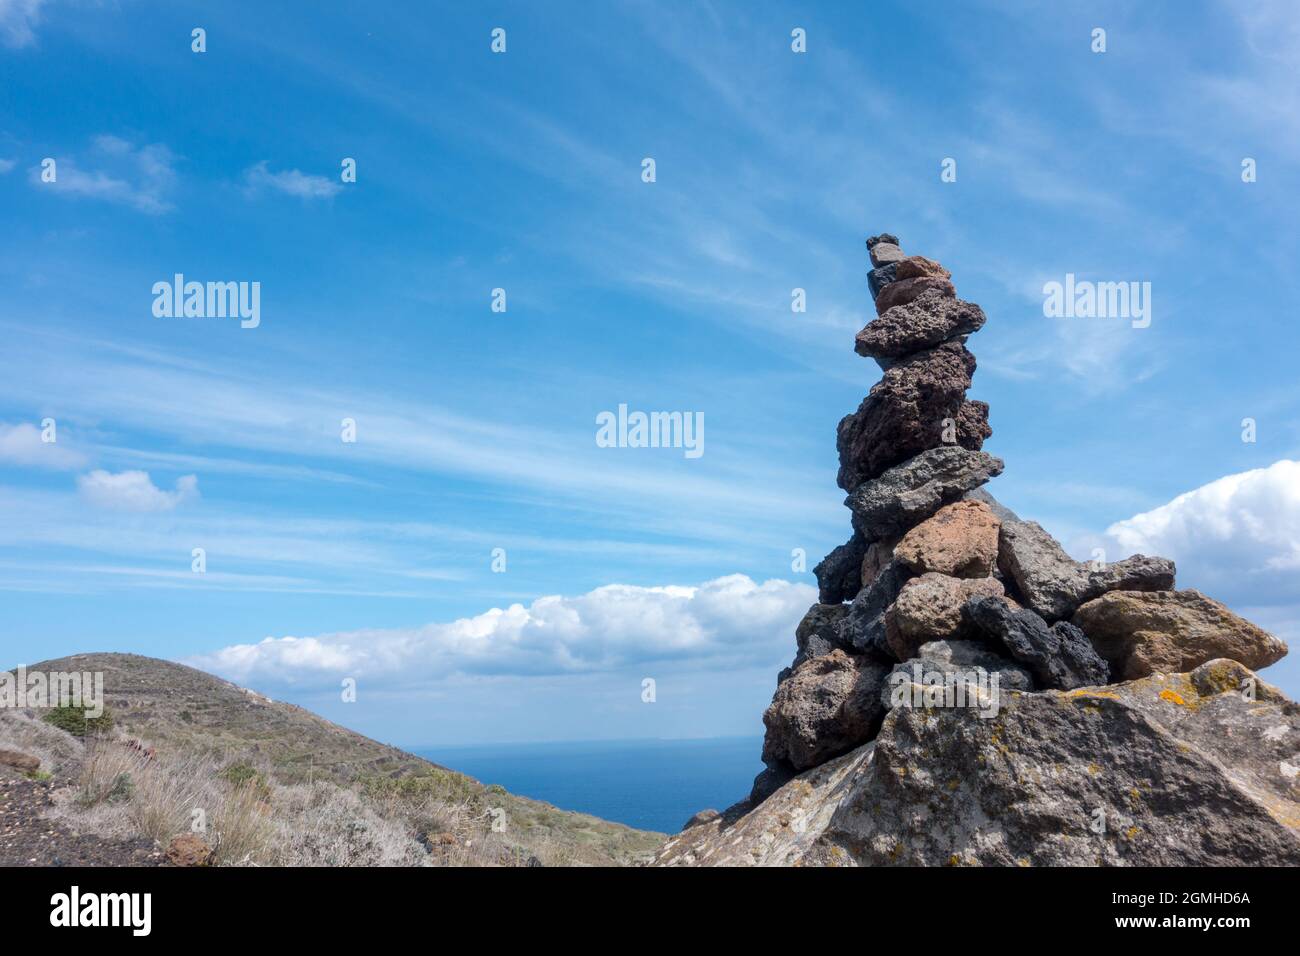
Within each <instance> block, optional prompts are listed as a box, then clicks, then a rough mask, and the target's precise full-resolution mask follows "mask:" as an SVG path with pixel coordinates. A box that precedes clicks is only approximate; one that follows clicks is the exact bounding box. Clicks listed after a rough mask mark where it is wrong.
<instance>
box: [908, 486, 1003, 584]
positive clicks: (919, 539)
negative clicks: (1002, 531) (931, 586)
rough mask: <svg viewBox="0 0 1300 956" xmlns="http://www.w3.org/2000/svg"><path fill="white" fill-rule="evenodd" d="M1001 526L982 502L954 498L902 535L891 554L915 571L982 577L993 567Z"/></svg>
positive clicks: (991, 570) (987, 574)
mask: <svg viewBox="0 0 1300 956" xmlns="http://www.w3.org/2000/svg"><path fill="white" fill-rule="evenodd" d="M1001 525H1002V522H1000V521H999V520H998V518H997V515H995V514H994V513H993V509H991V508H990V507H989V506H988V505H986V504H984V503H983V502H982V501H954V502H953V503H952V504H950V505H945V506H944V507H942V508H940V509H939V510H938V511H937V512H935V514H934V516H933V517H931V518H928V519H926V520H925V521H922V522H921V523H920V524H919V525H917V526H916V527H915V528H913V529H912V530H911V531H909V532H907V534H905V535H903V539H902V540H901V541H899V542H898V546H897V547H896V548H895V549H894V554H895V555H896V556H897V557H898V559H899V560H900V561H902V562H903V563H904V564H906V565H907V566H908V567H909V568H911V569H912V570H913V571H915V572H917V573H918V574H923V573H925V572H927V571H935V572H937V573H939V574H948V575H951V576H953V577H956V578H986V577H988V576H989V575H990V574H992V573H993V569H994V567H996V566H997V562H998V529H999V528H1000V527H1001Z"/></svg>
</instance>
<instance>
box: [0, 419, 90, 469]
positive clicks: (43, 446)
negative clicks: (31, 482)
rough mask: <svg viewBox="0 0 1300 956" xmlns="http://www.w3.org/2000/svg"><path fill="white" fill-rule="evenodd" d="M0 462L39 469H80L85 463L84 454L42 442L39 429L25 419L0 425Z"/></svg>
mask: <svg viewBox="0 0 1300 956" xmlns="http://www.w3.org/2000/svg"><path fill="white" fill-rule="evenodd" d="M0 461H4V462H9V463H10V464H15V465H34V466H36V467H38V468H80V467H81V466H82V465H84V464H85V463H86V459H85V456H84V455H81V454H80V453H78V452H75V451H72V450H70V449H68V448H67V447H66V446H64V445H60V444H59V443H58V442H57V441H52V442H46V441H42V440H41V430H40V429H39V428H37V427H36V426H35V425H32V424H30V423H27V422H22V423H19V424H17V425H5V424H0Z"/></svg>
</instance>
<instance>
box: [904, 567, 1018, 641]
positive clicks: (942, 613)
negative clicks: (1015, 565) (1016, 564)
mask: <svg viewBox="0 0 1300 956" xmlns="http://www.w3.org/2000/svg"><path fill="white" fill-rule="evenodd" d="M1003 593H1004V592H1003V589H1002V583H1001V582H1000V581H998V580H997V579H996V578H953V577H949V576H948V575H946V574H935V573H933V572H931V573H928V574H923V575H921V576H920V577H919V578H913V579H912V580H910V581H908V582H907V583H906V584H904V585H903V589H902V590H901V591H899V592H898V598H897V599H896V600H895V601H894V606H893V607H892V608H890V609H889V611H888V612H887V613H886V615H885V643H886V644H888V646H889V649H890V651H892V652H893V653H894V655H895V656H896V657H897V658H898V659H899V660H900V661H906V660H909V659H911V658H913V657H915V656H916V653H917V651H918V650H919V649H920V647H921V645H922V644H927V643H929V642H930V641H942V640H953V639H960V638H962V637H965V636H966V635H967V633H968V632H969V630H970V629H969V625H968V624H967V623H966V622H965V620H964V619H963V617H962V607H963V606H964V605H965V604H966V602H967V601H969V600H971V599H972V598H977V597H996V598H1000V597H1002V595H1003Z"/></svg>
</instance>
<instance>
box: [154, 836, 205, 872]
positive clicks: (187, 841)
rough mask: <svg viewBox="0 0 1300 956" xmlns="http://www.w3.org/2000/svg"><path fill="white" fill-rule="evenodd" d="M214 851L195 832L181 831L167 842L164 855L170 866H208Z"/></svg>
mask: <svg viewBox="0 0 1300 956" xmlns="http://www.w3.org/2000/svg"><path fill="white" fill-rule="evenodd" d="M215 855H216V851H215V850H213V849H212V847H210V846H208V844H207V843H206V842H205V841H204V840H203V838H202V837H201V836H199V835H198V834H197V833H182V834H181V835H180V836H178V837H173V838H172V841H171V843H169V844H167V850H166V852H165V853H164V856H166V857H167V862H168V863H170V864H171V865H172V866H210V865H211V864H212V860H213V857H214V856H215Z"/></svg>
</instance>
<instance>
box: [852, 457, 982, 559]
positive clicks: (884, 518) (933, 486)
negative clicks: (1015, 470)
mask: <svg viewBox="0 0 1300 956" xmlns="http://www.w3.org/2000/svg"><path fill="white" fill-rule="evenodd" d="M1002 467H1003V466H1002V459H1000V458H995V457H993V456H992V455H990V454H989V453H988V452H983V451H967V450H966V449H965V448H957V447H954V446H952V445H945V446H943V447H941V448H931V449H929V450H928V451H923V452H921V454H919V455H917V456H916V457H915V458H912V459H911V460H909V461H906V462H904V463H903V464H901V465H896V466H894V467H893V468H890V469H889V470H888V471H886V472H885V473H884V474H883V475H881V476H880V477H879V478H875V479H873V480H871V481H865V482H863V483H861V484H859V485H858V486H857V487H855V488H854V489H853V492H852V493H851V494H850V495H849V496H848V497H847V498H845V499H844V503H845V505H847V506H848V507H849V508H850V509H851V510H852V511H853V526H854V528H856V529H857V530H858V532H859V533H860V534H861V535H862V537H863V538H865V539H866V540H868V541H879V540H882V539H885V538H891V537H898V536H899V535H902V534H904V533H905V532H906V531H908V529H910V528H912V527H913V526H914V525H917V524H920V523H921V522H922V521H924V520H925V519H926V518H928V517H930V516H931V515H932V514H934V513H935V512H936V511H938V510H939V509H940V508H942V507H943V506H944V505H946V504H948V503H949V502H952V501H956V500H957V499H958V498H961V497H962V495H964V494H966V493H967V492H969V491H972V490H974V489H976V488H978V487H979V486H980V485H982V484H984V483H985V482H987V481H988V480H989V479H990V478H993V477H995V476H997V475H1000V474H1002Z"/></svg>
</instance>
